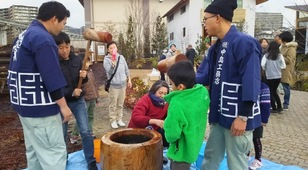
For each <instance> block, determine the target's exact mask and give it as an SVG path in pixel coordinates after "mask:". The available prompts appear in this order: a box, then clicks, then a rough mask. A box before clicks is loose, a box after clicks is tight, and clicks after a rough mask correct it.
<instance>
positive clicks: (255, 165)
mask: <svg viewBox="0 0 308 170" xmlns="http://www.w3.org/2000/svg"><path fill="white" fill-rule="evenodd" d="M262 166H263V164H262V163H261V162H260V161H259V160H257V159H255V160H254V161H253V162H252V163H251V165H250V166H249V170H256V169H259V168H261V167H262Z"/></svg>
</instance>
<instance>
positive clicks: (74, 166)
mask: <svg viewBox="0 0 308 170" xmlns="http://www.w3.org/2000/svg"><path fill="white" fill-rule="evenodd" d="M205 145H206V142H204V143H203V145H202V147H201V149H200V153H199V157H198V160H197V161H196V162H195V163H193V164H192V165H191V168H190V169H191V170H199V168H200V166H201V163H202V159H203V153H204V148H205ZM166 152H167V150H164V155H165V154H166ZM250 160H251V161H253V158H251V159H250ZM262 163H263V167H262V168H261V169H260V170H304V169H302V168H300V167H297V166H289V165H282V164H278V163H274V162H271V161H269V160H266V159H262ZM97 167H98V168H99V170H101V167H102V165H101V164H100V163H99V164H97ZM169 167H170V166H169V162H168V164H166V165H165V166H164V168H163V169H164V170H170V168H169ZM219 169H220V170H228V167H227V160H226V157H225V158H224V160H223V161H222V163H221V165H220V168H219ZM66 170H87V163H86V160H85V157H84V154H83V151H82V150H81V151H77V152H74V153H71V154H69V156H68V164H67V168H66Z"/></svg>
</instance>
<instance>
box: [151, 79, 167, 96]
mask: <svg viewBox="0 0 308 170" xmlns="http://www.w3.org/2000/svg"><path fill="white" fill-rule="evenodd" d="M161 87H166V88H167V93H169V86H168V84H167V83H166V82H165V81H163V80H157V81H156V82H155V83H154V84H153V85H152V86H151V88H150V90H149V93H152V94H155V93H156V92H157V90H158V89H159V88H161Z"/></svg>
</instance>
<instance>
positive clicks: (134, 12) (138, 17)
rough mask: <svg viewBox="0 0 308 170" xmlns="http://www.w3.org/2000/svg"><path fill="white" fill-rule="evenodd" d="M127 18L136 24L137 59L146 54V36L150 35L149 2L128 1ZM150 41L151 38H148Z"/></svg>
mask: <svg viewBox="0 0 308 170" xmlns="http://www.w3.org/2000/svg"><path fill="white" fill-rule="evenodd" d="M126 13H127V17H129V16H131V17H132V20H133V23H134V31H135V37H136V47H137V49H136V52H137V57H139V56H142V55H143V54H144V36H145V35H147V34H149V32H150V31H149V22H150V21H149V0H128V5H127V6H126ZM147 39H149V38H147Z"/></svg>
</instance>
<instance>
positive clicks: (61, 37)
mask: <svg viewBox="0 0 308 170" xmlns="http://www.w3.org/2000/svg"><path fill="white" fill-rule="evenodd" d="M53 39H54V40H55V42H56V44H57V45H60V44H63V43H65V44H70V43H71V40H70V37H69V36H68V35H67V34H66V33H65V32H60V33H59V34H58V35H54V36H53Z"/></svg>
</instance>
